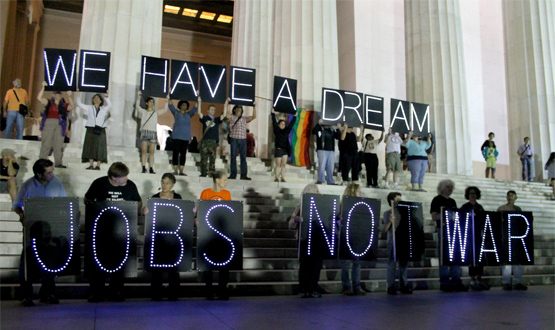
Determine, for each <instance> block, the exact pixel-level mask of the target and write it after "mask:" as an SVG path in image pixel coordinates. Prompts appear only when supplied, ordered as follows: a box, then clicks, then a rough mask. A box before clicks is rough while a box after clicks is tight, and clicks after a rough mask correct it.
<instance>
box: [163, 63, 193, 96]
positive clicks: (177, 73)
mask: <svg viewBox="0 0 555 330" xmlns="http://www.w3.org/2000/svg"><path fill="white" fill-rule="evenodd" d="M198 89H199V84H198V63H195V62H184V61H178V60H172V63H171V80H170V98H172V99H175V100H187V101H196V100H197V96H198V95H197V91H198Z"/></svg>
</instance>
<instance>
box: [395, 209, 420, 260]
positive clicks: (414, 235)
mask: <svg viewBox="0 0 555 330" xmlns="http://www.w3.org/2000/svg"><path fill="white" fill-rule="evenodd" d="M395 212H396V213H398V214H399V215H400V218H401V219H400V222H399V225H398V226H397V228H396V229H395V260H403V261H420V260H421V257H422V254H423V253H424V230H423V228H424V216H423V214H422V204H421V203H413V202H404V201H403V202H399V203H396V208H395Z"/></svg>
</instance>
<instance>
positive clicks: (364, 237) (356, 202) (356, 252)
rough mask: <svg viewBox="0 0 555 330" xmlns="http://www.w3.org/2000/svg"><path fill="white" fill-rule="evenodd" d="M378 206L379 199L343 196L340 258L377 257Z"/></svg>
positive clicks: (369, 258) (373, 258)
mask: <svg viewBox="0 0 555 330" xmlns="http://www.w3.org/2000/svg"><path fill="white" fill-rule="evenodd" d="M380 206H381V201H380V200H379V199H370V198H362V197H352V196H343V201H342V210H341V218H342V221H341V240H340V244H339V258H340V259H345V260H347V259H350V260H375V259H376V258H377V251H378V238H379V223H380Z"/></svg>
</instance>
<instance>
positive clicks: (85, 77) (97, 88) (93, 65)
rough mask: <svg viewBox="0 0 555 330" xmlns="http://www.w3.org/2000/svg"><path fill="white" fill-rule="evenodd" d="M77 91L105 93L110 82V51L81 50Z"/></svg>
mask: <svg viewBox="0 0 555 330" xmlns="http://www.w3.org/2000/svg"><path fill="white" fill-rule="evenodd" d="M80 58H81V70H80V72H79V91H81V92H95V93H105V92H106V90H108V84H109V82H110V53H109V52H97V51H92V50H81V52H80Z"/></svg>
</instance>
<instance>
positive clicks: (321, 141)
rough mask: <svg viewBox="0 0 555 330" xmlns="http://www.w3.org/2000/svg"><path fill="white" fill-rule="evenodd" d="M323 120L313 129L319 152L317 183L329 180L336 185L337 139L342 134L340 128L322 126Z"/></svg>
mask: <svg viewBox="0 0 555 330" xmlns="http://www.w3.org/2000/svg"><path fill="white" fill-rule="evenodd" d="M323 122H324V120H323V119H320V120H318V124H316V126H314V128H313V129H312V134H314V135H316V149H317V153H318V181H317V182H316V184H322V183H324V182H327V183H328V184H329V185H335V180H334V179H333V168H334V165H335V161H334V157H335V155H334V154H335V140H339V139H340V138H341V136H340V132H339V130H338V129H337V130H336V129H333V128H331V126H329V125H325V126H322V123H323ZM338 127H339V126H338Z"/></svg>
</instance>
